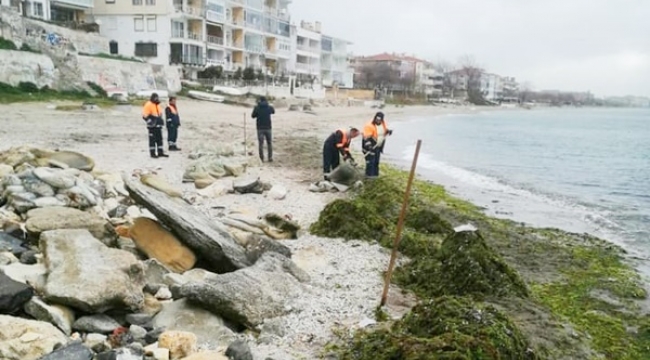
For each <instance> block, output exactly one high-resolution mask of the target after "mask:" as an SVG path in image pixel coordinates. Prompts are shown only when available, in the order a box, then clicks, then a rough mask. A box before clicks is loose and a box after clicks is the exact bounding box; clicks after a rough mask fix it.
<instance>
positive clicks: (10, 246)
mask: <svg viewBox="0 0 650 360" xmlns="http://www.w3.org/2000/svg"><path fill="white" fill-rule="evenodd" d="M0 251H2V252H5V251H8V252H10V253H12V254H14V255H15V256H20V255H21V254H22V253H24V252H25V251H27V248H26V247H25V246H24V245H23V241H22V240H20V239H18V238H15V237H13V236H11V235H9V234H7V233H4V232H0Z"/></svg>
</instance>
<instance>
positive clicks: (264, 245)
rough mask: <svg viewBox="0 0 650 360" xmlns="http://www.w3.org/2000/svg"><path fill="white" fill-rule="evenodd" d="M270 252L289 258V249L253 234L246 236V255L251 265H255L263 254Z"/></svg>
mask: <svg viewBox="0 0 650 360" xmlns="http://www.w3.org/2000/svg"><path fill="white" fill-rule="evenodd" d="M271 251H272V252H277V253H279V254H282V255H284V256H286V257H287V258H291V249H289V248H288V247H287V246H285V245H283V244H281V243H280V242H278V241H276V240H273V239H269V238H267V237H265V236H259V235H255V234H249V235H248V236H247V238H246V255H247V256H248V259H249V260H250V261H251V262H252V263H255V262H256V261H257V260H258V259H259V258H260V257H261V256H262V255H263V254H264V253H267V252H271Z"/></svg>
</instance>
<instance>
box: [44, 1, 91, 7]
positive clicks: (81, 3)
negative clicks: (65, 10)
mask: <svg viewBox="0 0 650 360" xmlns="http://www.w3.org/2000/svg"><path fill="white" fill-rule="evenodd" d="M52 5H54V6H59V7H66V5H67V6H72V7H74V8H92V7H93V6H94V1H93V0H56V1H52Z"/></svg>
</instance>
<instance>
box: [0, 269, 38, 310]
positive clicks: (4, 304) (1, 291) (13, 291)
mask: <svg viewBox="0 0 650 360" xmlns="http://www.w3.org/2000/svg"><path fill="white" fill-rule="evenodd" d="M33 295H34V289H32V287H31V286H29V285H26V284H23V283H20V282H18V281H15V280H13V279H12V278H10V277H9V276H7V275H5V274H3V273H0V314H13V313H15V312H16V311H18V310H20V309H21V308H22V307H23V305H24V304H25V303H26V302H27V301H29V299H31V298H32V296H33Z"/></svg>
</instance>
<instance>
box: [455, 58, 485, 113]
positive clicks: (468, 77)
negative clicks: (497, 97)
mask: <svg viewBox="0 0 650 360" xmlns="http://www.w3.org/2000/svg"><path fill="white" fill-rule="evenodd" d="M458 65H459V70H457V73H458V74H459V75H460V76H461V80H460V82H461V84H459V85H460V86H463V87H464V90H465V91H467V99H468V101H469V102H471V103H472V104H476V105H483V104H485V98H484V96H483V93H482V92H481V76H482V75H483V72H484V70H483V69H482V68H481V67H480V66H479V65H478V63H477V62H476V59H474V57H473V56H472V55H464V56H462V57H461V58H460V59H459V61H458ZM457 90H458V88H457Z"/></svg>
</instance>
